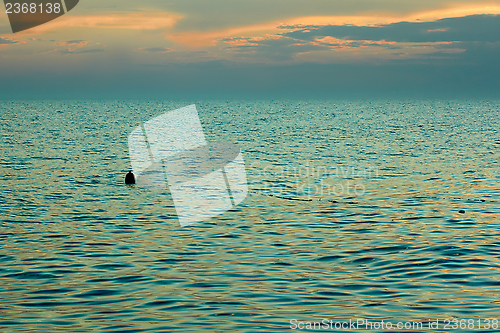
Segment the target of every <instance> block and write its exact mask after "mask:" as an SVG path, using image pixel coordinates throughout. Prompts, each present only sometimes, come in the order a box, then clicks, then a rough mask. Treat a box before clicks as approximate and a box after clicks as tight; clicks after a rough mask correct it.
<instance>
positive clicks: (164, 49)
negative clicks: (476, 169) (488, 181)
mask: <svg viewBox="0 0 500 333" xmlns="http://www.w3.org/2000/svg"><path fill="white" fill-rule="evenodd" d="M139 50H141V51H144V52H150V53H167V52H170V51H172V49H169V48H168V47H142V48H140V49H139Z"/></svg>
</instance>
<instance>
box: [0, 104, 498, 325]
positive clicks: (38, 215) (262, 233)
mask: <svg viewBox="0 0 500 333" xmlns="http://www.w3.org/2000/svg"><path fill="white" fill-rule="evenodd" d="M190 104H196V107H197V110H198V114H199V117H200V120H201V124H202V127H203V131H204V134H205V136H206V139H207V141H210V142H230V143H234V144H237V145H238V146H239V147H240V149H241V152H242V155H243V159H244V162H245V169H246V175H247V182H248V195H247V197H246V198H245V200H244V201H243V202H242V203H241V204H239V205H237V206H236V207H234V208H233V209H231V210H229V211H227V212H226V213H224V214H222V215H219V216H216V217H213V218H210V219H208V220H206V221H203V222H199V223H195V224H192V225H189V226H185V227H181V226H180V225H179V221H178V219H177V215H176V209H175V206H174V204H173V201H172V197H171V194H170V192H169V191H168V190H167V189H165V190H161V189H148V188H141V187H138V186H130V185H126V184H125V183H124V178H125V175H126V173H127V172H128V171H129V170H130V169H131V162H130V158H129V150H128V141H127V138H128V136H129V134H130V133H131V131H132V130H133V129H134V128H136V127H137V126H139V125H140V124H141V123H143V122H145V121H147V120H149V119H152V118H154V117H156V116H158V115H161V114H163V113H165V112H168V111H170V110H174V109H177V108H180V107H183V106H186V105H190ZM0 114H1V120H2V121H1V123H0V136H1V146H0V163H1V165H0V175H1V177H0V180H1V181H0V331H1V332H242V333H243V332H245V333H247V332H293V331H311V332H312V331H323V332H325V331H351V332H393V331H395V330H397V331H408V332H424V331H425V332H426V331H430V332H454V331H462V332H476V331H482V332H496V331H498V330H499V329H498V327H499V322H498V321H499V320H500V298H499V292H500V101H495V100H417V99H416V100H375V99H374V100H271V99H269V100H172V101H170V100H113V101H109V100H1V101H0Z"/></svg>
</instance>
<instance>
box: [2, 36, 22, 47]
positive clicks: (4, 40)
mask: <svg viewBox="0 0 500 333" xmlns="http://www.w3.org/2000/svg"><path fill="white" fill-rule="evenodd" d="M18 43H19V41H17V40H13V39H9V38H1V37H0V45H6V44H18Z"/></svg>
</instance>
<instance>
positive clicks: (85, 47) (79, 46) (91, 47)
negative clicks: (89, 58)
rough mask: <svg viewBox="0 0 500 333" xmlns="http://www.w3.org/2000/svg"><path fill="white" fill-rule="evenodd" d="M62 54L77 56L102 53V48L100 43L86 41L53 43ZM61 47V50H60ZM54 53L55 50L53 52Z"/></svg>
mask: <svg viewBox="0 0 500 333" xmlns="http://www.w3.org/2000/svg"><path fill="white" fill-rule="evenodd" d="M54 44H55V45H56V46H57V47H58V48H57V49H56V50H59V53H63V54H78V53H98V52H104V46H102V45H101V44H100V43H94V42H92V41H87V40H80V39H77V40H68V41H65V42H64V41H63V42H58V43H54ZM61 46H62V49H61V48H60V47H61ZM53 51H55V50H53Z"/></svg>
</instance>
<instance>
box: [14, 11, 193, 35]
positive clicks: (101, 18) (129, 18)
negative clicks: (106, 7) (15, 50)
mask: <svg viewBox="0 0 500 333" xmlns="http://www.w3.org/2000/svg"><path fill="white" fill-rule="evenodd" d="M182 17H183V16H182V15H180V14H175V13H167V12H137V13H134V12H132V13H131V12H124V13H113V14H99V15H80V16H74V15H64V16H62V17H59V18H57V19H56V20H53V21H50V22H48V23H45V24H42V25H40V26H37V27H34V28H32V29H28V30H26V31H23V32H20V33H19V34H23V35H34V34H41V33H45V32H48V31H54V30H63V29H67V28H95V29H120V30H161V29H167V28H172V27H173V26H174V25H175V24H176V23H177V21H179V20H180V19H181V18H182Z"/></svg>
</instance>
